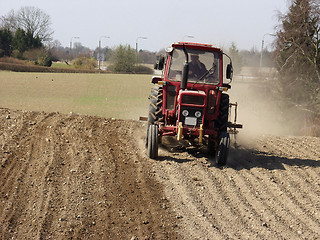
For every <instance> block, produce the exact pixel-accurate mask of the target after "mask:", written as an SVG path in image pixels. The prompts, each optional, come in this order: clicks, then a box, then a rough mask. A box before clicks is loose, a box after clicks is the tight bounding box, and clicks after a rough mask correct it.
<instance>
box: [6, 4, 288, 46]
mask: <svg viewBox="0 0 320 240" xmlns="http://www.w3.org/2000/svg"><path fill="white" fill-rule="evenodd" d="M23 6H35V7H38V8H40V9H41V10H43V11H44V12H46V13H47V14H49V15H50V17H51V22H52V29H53V30H54V35H53V38H54V39H55V40H59V41H60V42H61V44H62V45H63V46H69V44H70V39H71V38H72V37H74V36H79V37H80V39H73V42H75V41H77V42H81V44H82V45H83V46H86V47H89V48H91V49H94V48H95V47H97V46H98V42H99V39H100V37H101V36H110V39H106V38H102V39H101V42H102V46H108V47H114V46H117V45H119V44H130V45H131V46H132V47H135V43H136V41H137V38H138V37H147V38H148V39H146V40H143V39H138V44H139V49H146V50H150V51H158V50H160V49H161V48H164V47H167V46H168V45H169V44H170V43H172V42H177V41H182V40H184V41H194V42H202V43H211V44H214V45H215V46H217V47H222V48H228V47H229V46H230V44H231V42H235V43H236V45H237V46H238V48H239V49H248V50H250V49H251V48H252V47H256V48H257V49H260V48H261V41H262V38H263V36H264V34H266V33H273V32H274V31H275V27H276V26H277V25H278V18H277V14H278V12H279V11H280V12H282V13H285V12H287V9H288V0H224V1H223V0H194V1H191V0H183V1H181V0H157V1H154V0H91V1H90V0H0V16H3V15H6V14H7V13H8V12H9V11H10V10H12V9H14V10H16V11H17V10H19V8H20V7H23ZM186 35H192V36H194V38H188V37H185V36H186ZM265 42H266V46H269V47H270V46H271V42H272V37H271V36H268V35H266V36H265Z"/></svg>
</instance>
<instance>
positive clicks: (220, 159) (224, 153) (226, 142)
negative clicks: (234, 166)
mask: <svg viewBox="0 0 320 240" xmlns="http://www.w3.org/2000/svg"><path fill="white" fill-rule="evenodd" d="M229 146H230V136H229V133H227V132H222V133H221V140H220V146H219V151H218V155H217V157H216V164H217V165H218V166H223V165H226V163H227V160H228V153H229Z"/></svg>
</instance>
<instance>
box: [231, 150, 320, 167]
mask: <svg viewBox="0 0 320 240" xmlns="http://www.w3.org/2000/svg"><path fill="white" fill-rule="evenodd" d="M284 165H289V166H298V167H320V161H316V160H312V159H299V158H286V157H280V156H274V155H270V153H266V152H261V151H256V150H254V149H239V148H238V149H237V148H230V151H229V158H228V163H227V165H226V166H225V167H229V168H233V169H235V170H241V169H251V168H256V167H258V168H264V169H268V170H275V169H280V170H285V167H284Z"/></svg>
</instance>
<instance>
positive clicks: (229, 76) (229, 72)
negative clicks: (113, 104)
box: [226, 63, 233, 80]
mask: <svg viewBox="0 0 320 240" xmlns="http://www.w3.org/2000/svg"><path fill="white" fill-rule="evenodd" d="M226 77H227V79H231V80H232V77H233V67H232V64H231V63H229V64H228V65H227V73H226Z"/></svg>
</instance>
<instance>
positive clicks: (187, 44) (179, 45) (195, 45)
mask: <svg viewBox="0 0 320 240" xmlns="http://www.w3.org/2000/svg"><path fill="white" fill-rule="evenodd" d="M183 45H184V46H185V47H186V48H192V49H202V50H209V51H218V52H221V49H220V48H216V47H213V46H212V45H211V44H203V43H193V42H178V43H173V44H172V45H171V47H172V48H182V47H183Z"/></svg>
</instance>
